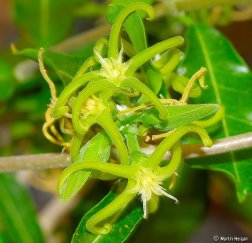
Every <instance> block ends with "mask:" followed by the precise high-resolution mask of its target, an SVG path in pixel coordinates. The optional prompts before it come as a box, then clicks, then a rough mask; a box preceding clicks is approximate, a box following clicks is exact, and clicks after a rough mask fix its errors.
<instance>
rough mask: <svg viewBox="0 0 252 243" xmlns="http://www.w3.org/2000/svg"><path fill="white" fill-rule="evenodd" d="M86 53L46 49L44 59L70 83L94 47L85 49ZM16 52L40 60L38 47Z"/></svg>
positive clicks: (60, 76)
mask: <svg viewBox="0 0 252 243" xmlns="http://www.w3.org/2000/svg"><path fill="white" fill-rule="evenodd" d="M85 50H86V51H85V54H81V55H79V54H70V53H63V52H55V51H51V50H45V51H44V52H43V61H44V63H45V65H46V66H49V67H51V68H52V69H53V70H54V71H55V73H56V74H57V75H58V77H59V78H60V79H61V81H62V82H63V83H64V84H65V85H66V84H68V83H69V82H70V81H71V80H72V79H73V77H74V75H75V74H76V72H77V71H78V69H79V68H80V66H81V65H82V64H83V62H84V61H85V60H86V59H87V58H88V57H89V56H90V55H91V54H92V48H90V47H88V48H86V49H85ZM14 54H16V55H21V56H24V57H29V58H32V59H33V60H35V61H37V60H38V49H33V48H27V49H24V50H21V51H14Z"/></svg>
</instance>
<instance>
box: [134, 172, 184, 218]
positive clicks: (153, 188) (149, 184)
mask: <svg viewBox="0 0 252 243" xmlns="http://www.w3.org/2000/svg"><path fill="white" fill-rule="evenodd" d="M163 179H164V178H163V177H160V176H158V175H156V174H155V172H153V171H152V170H150V169H147V168H141V169H139V171H138V174H137V178H136V182H137V183H136V186H135V187H134V188H133V189H132V190H130V191H129V192H133V193H136V192H137V193H138V194H139V195H141V200H142V202H143V212H144V215H143V217H144V218H145V219H147V217H148V210H147V202H148V201H149V200H150V199H151V196H152V193H154V194H156V195H158V196H162V195H163V196H165V197H168V198H170V199H172V200H174V201H175V203H176V204H177V203H178V202H179V201H178V199H177V198H175V197H174V196H172V195H170V194H169V193H167V192H166V190H165V188H163V187H162V186H161V185H162V181H163Z"/></svg>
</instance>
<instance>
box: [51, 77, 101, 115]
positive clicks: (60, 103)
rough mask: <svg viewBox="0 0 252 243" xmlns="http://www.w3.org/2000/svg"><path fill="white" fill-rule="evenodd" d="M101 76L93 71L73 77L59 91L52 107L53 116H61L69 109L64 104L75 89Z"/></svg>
mask: <svg viewBox="0 0 252 243" xmlns="http://www.w3.org/2000/svg"><path fill="white" fill-rule="evenodd" d="M100 78H101V77H100V76H99V75H97V74H96V73H95V72H90V73H86V74H84V75H83V76H79V77H78V78H77V79H73V81H71V82H70V83H69V84H68V85H67V86H66V87H65V88H64V89H63V91H62V92H61V94H60V96H59V98H58V100H57V102H56V104H55V106H54V109H53V116H54V118H55V119H58V118H60V117H61V116H63V115H64V114H65V113H66V112H67V111H68V109H69V107H67V106H65V104H66V103H67V101H68V99H69V98H70V96H71V95H72V94H73V93H74V92H75V91H77V90H78V89H79V88H80V87H81V86H84V85H85V84H87V83H88V82H90V81H95V80H98V79H100Z"/></svg>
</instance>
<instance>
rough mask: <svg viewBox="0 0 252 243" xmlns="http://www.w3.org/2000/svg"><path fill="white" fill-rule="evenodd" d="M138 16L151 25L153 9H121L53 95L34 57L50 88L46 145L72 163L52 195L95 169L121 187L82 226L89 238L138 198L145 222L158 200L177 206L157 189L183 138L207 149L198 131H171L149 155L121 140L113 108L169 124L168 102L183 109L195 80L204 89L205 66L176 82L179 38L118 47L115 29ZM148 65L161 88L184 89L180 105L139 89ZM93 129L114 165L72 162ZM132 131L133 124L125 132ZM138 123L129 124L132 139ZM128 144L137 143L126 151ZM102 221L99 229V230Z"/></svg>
mask: <svg viewBox="0 0 252 243" xmlns="http://www.w3.org/2000/svg"><path fill="white" fill-rule="evenodd" d="M137 10H144V11H146V13H147V14H148V16H149V18H150V19H151V18H153V16H154V10H153V8H152V7H151V6H149V5H148V4H145V3H134V4H131V5H129V6H128V7H125V8H124V9H123V10H121V12H120V14H119V15H118V16H117V18H116V19H115V21H114V24H113V26H112V30H111V35H110V38H109V40H108V41H107V40H105V41H104V40H101V41H99V42H98V43H97V45H96V46H95V48H94V55H93V56H91V57H90V58H89V59H87V60H86V62H85V63H84V64H83V65H82V66H81V67H80V69H79V71H78V72H77V73H76V75H75V77H74V78H73V80H72V81H71V82H70V83H69V84H68V85H67V86H66V87H65V88H64V89H63V91H62V92H61V93H60V95H59V97H57V96H56V91H55V88H54V85H53V84H52V82H51V80H50V78H49V77H48V75H47V74H46V72H45V69H44V66H43V63H42V61H41V57H42V56H41V55H42V51H41V52H40V60H39V61H40V68H41V71H42V74H43V76H44V78H45V79H46V80H47V81H48V83H49V86H50V89H51V94H52V102H51V104H50V105H49V108H48V110H47V112H46V122H45V124H44V127H43V132H44V134H45V136H46V137H47V138H48V139H49V140H50V141H51V142H54V143H57V144H59V145H62V146H64V147H65V148H67V149H69V150H70V155H71V160H72V162H73V163H72V165H70V166H69V167H68V168H66V169H65V170H64V171H63V172H62V174H61V176H60V178H59V182H58V191H61V188H62V187H64V186H65V184H66V183H67V180H68V178H70V177H71V176H72V175H73V174H74V173H76V172H77V171H94V172H95V171H98V172H102V173H105V174H108V175H113V176H114V177H113V178H118V179H119V178H123V180H125V181H127V186H126V187H125V189H124V191H123V192H122V193H121V194H120V195H118V197H117V198H116V199H115V200H114V201H112V202H111V203H110V204H108V205H107V206H105V207H104V208H103V209H102V210H100V211H99V212H98V213H96V214H95V215H93V216H92V217H91V218H90V219H89V220H88V222H87V225H86V226H87V229H88V230H89V231H90V232H93V233H95V234H107V233H108V232H109V231H110V230H111V227H112V226H111V225H109V224H106V219H107V218H109V217H110V216H111V215H113V214H115V213H116V212H118V211H119V210H120V209H121V207H122V205H127V204H128V203H129V202H130V201H132V200H133V199H134V198H135V197H136V196H137V195H140V196H141V200H142V203H143V216H144V218H147V216H148V213H151V212H152V211H154V209H155V208H156V207H157V205H156V202H157V198H158V196H162V195H163V196H166V197H168V198H170V199H173V200H174V201H175V202H176V203H177V202H178V200H177V199H176V198H175V197H174V196H172V195H170V194H169V193H168V192H167V191H166V189H165V188H164V187H162V183H163V182H164V180H166V179H168V178H169V177H170V176H172V175H173V174H174V173H176V170H177V168H178V166H179V164H180V161H181V146H180V139H181V137H182V136H184V135H185V134H187V133H188V132H195V133H197V134H199V135H200V137H201V139H202V141H203V143H204V144H205V145H206V146H210V145H211V140H210V138H209V137H208V135H207V133H206V131H205V130H204V129H203V128H201V127H200V126H197V125H187V126H182V127H179V128H177V129H175V130H174V131H171V132H169V134H168V135H167V136H166V138H165V139H164V140H163V141H162V142H161V143H160V144H159V145H158V146H157V147H156V149H155V151H154V152H153V154H152V155H151V156H149V157H147V156H146V155H145V154H144V153H143V152H141V151H140V148H139V140H138V138H137V136H134V139H133V140H134V141H131V142H129V141H127V139H125V136H124V134H123V132H122V130H123V128H122V127H120V121H119V120H118V119H117V117H118V114H119V113H122V111H120V110H119V109H118V107H125V105H127V107H128V108H127V109H126V110H124V111H123V113H127V112H130V111H137V110H139V109H146V108H148V107H150V106H153V107H154V108H155V109H156V110H157V111H158V114H159V117H160V119H161V120H163V121H167V120H169V116H168V113H167V109H166V105H167V104H186V103H187V100H188V98H189V95H190V93H191V91H193V89H195V86H193V84H194V83H195V81H196V79H199V80H200V85H201V86H202V87H204V74H205V69H204V68H202V69H200V71H198V72H197V73H196V74H195V75H194V76H193V77H192V78H191V79H190V80H188V79H186V81H187V82H186V84H185V83H183V82H184V80H185V78H184V79H183V81H181V82H180V81H179V80H180V79H179V78H178V77H177V76H176V74H175V72H173V70H174V69H175V68H176V66H177V64H178V63H179V61H180V59H181V56H182V55H181V52H180V51H179V50H178V49H177V47H178V46H180V45H181V44H183V38H182V37H180V36H177V37H173V38H170V39H168V40H165V41H162V42H160V43H157V44H155V45H153V46H151V47H149V48H146V49H144V50H143V51H141V52H139V53H134V55H130V54H128V53H129V52H124V48H123V44H121V47H120V46H119V43H123V38H121V36H120V32H121V26H122V24H123V22H124V21H125V19H126V18H127V17H128V15H130V14H131V13H132V12H135V11H137ZM128 45H130V44H129V43H128ZM119 49H120V51H119ZM132 49H133V48H132ZM104 55H105V56H104ZM124 60H126V61H124ZM146 63H148V65H151V67H152V68H153V69H154V70H155V72H158V73H159V74H160V75H161V76H162V77H163V80H164V82H167V80H168V77H174V80H177V81H178V82H180V87H181V85H182V87H183V88H182V91H181V93H183V95H182V98H181V99H180V100H175V99H159V98H158V96H157V95H156V93H155V92H154V91H153V90H152V89H150V88H149V87H148V86H147V85H146V84H145V82H144V80H143V75H142V72H143V70H144V65H145V64H146ZM172 82H173V81H172ZM172 82H171V84H170V85H171V86H172ZM180 89H181V88H180ZM177 91H179V89H178V90H177ZM140 95H142V97H143V96H144V100H147V101H146V103H145V104H142V105H140V106H136V104H137V102H138V101H137V97H138V96H140ZM120 97H123V99H120ZM56 121H59V124H60V126H59V128H60V131H58V130H57V126H55V122H56ZM94 125H98V126H99V127H100V128H102V129H103V130H104V131H105V132H106V133H107V134H108V136H109V138H110V139H111V141H112V143H113V144H114V146H115V148H116V150H117V152H118V155H119V159H118V161H119V162H118V163H117V164H115V163H111V162H108V163H104V162H102V161H83V162H81V163H75V160H76V158H77V156H78V154H79V151H80V148H81V146H82V145H83V143H85V141H86V140H85V139H86V134H87V133H88V132H90V131H91V130H92V129H91V127H93V126H94ZM130 125H132V124H128V125H127V126H128V127H129V126H130ZM140 125H141V124H135V126H136V127H137V129H136V134H137V133H138V127H139V126H140ZM61 133H65V134H67V135H69V136H70V137H71V140H70V141H67V142H66V141H65V140H64V138H63V136H62V134H61ZM125 140H126V142H125ZM130 144H137V145H136V146H135V147H134V148H132V147H131V145H130ZM169 150H170V151H171V152H172V156H171V159H170V161H166V163H165V164H164V165H163V164H162V163H161V162H162V161H163V158H164V155H165V154H166V152H167V151H169ZM134 152H137V156H134ZM161 164H162V166H161ZM154 199H155V200H154ZM103 221H105V224H104V225H103V226H99V224H100V223H101V222H103Z"/></svg>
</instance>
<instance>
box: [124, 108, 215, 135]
mask: <svg viewBox="0 0 252 243" xmlns="http://www.w3.org/2000/svg"><path fill="white" fill-rule="evenodd" d="M218 108H219V106H218V105H215V104H201V105H169V106H166V109H167V112H168V120H167V121H164V120H161V119H160V117H159V113H158V111H157V110H156V109H155V108H151V109H149V110H144V111H143V112H142V113H141V114H139V115H138V116H137V115H136V114H133V115H132V116H125V117H121V118H120V119H121V122H122V123H123V124H124V123H127V122H129V121H131V122H133V121H134V122H141V123H142V124H143V125H145V126H148V127H150V128H152V129H155V130H159V131H163V132H167V131H170V130H173V129H175V128H178V127H180V126H185V125H187V124H189V123H191V122H193V121H197V120H200V119H202V118H204V117H206V116H209V115H212V114H213V113H215V112H216V111H217V110H218ZM124 119H125V120H124Z"/></svg>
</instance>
